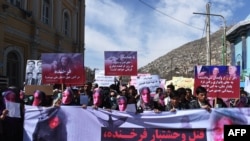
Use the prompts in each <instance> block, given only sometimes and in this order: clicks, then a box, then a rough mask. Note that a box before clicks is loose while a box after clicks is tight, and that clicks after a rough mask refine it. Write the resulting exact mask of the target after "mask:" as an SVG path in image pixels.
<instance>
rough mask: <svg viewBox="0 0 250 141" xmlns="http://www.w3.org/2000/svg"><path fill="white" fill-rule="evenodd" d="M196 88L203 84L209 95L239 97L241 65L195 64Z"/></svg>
mask: <svg viewBox="0 0 250 141" xmlns="http://www.w3.org/2000/svg"><path fill="white" fill-rule="evenodd" d="M194 86H195V88H196V87H198V86H203V87H205V88H206V89H207V92H208V93H207V95H208V97H221V98H238V97H239V92H240V67H239V66H195V85H194Z"/></svg>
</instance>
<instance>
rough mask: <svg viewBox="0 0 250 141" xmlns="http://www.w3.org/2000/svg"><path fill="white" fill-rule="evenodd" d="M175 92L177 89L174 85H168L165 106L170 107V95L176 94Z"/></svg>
mask: <svg viewBox="0 0 250 141" xmlns="http://www.w3.org/2000/svg"><path fill="white" fill-rule="evenodd" d="M174 91H175V87H174V85H173V84H169V85H167V89H166V93H165V98H164V103H165V105H168V103H169V102H170V94H171V93H174Z"/></svg>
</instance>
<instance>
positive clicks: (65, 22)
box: [64, 12, 69, 35]
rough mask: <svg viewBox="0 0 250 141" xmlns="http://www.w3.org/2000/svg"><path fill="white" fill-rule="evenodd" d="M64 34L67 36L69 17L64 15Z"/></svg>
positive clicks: (66, 14)
mask: <svg viewBox="0 0 250 141" xmlns="http://www.w3.org/2000/svg"><path fill="white" fill-rule="evenodd" d="M64 34H65V35H69V15H68V13H66V12H65V13H64Z"/></svg>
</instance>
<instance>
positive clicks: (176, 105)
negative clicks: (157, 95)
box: [165, 92, 187, 112]
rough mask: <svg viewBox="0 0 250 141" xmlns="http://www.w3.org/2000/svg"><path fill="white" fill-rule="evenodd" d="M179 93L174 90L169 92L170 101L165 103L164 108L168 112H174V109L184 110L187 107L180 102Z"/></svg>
mask: <svg viewBox="0 0 250 141" xmlns="http://www.w3.org/2000/svg"><path fill="white" fill-rule="evenodd" d="M180 97H181V95H180V93H178V92H174V93H171V94H170V102H169V103H168V104H167V105H166V108H165V110H166V111H170V112H176V110H184V109H187V107H186V106H185V105H184V104H181V102H180Z"/></svg>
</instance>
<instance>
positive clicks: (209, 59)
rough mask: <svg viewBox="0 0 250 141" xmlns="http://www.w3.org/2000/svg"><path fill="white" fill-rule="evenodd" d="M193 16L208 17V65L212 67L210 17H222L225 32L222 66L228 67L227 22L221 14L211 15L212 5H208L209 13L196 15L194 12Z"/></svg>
mask: <svg viewBox="0 0 250 141" xmlns="http://www.w3.org/2000/svg"><path fill="white" fill-rule="evenodd" d="M193 14H200V15H206V16H207V21H206V22H207V26H206V27H207V65H211V58H210V56H211V48H210V16H218V17H221V18H222V20H223V22H224V31H223V43H222V46H223V48H222V64H223V65H226V64H227V55H226V53H227V42H226V41H227V40H226V29H227V25H226V20H225V18H224V17H223V16H222V15H219V14H211V13H210V4H209V3H208V4H207V13H196V12H194V13H193Z"/></svg>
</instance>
